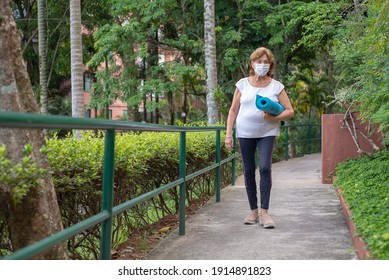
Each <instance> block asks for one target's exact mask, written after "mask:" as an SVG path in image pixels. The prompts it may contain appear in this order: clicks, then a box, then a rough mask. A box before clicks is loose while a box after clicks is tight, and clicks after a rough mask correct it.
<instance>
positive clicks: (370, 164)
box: [334, 151, 389, 259]
mask: <svg viewBox="0 0 389 280" xmlns="http://www.w3.org/2000/svg"><path fill="white" fill-rule="evenodd" d="M334 185H335V186H337V187H338V188H339V189H340V190H341V192H342V195H343V197H344V198H345V200H346V202H347V204H348V206H349V207H350V210H351V213H352V217H351V218H352V220H353V222H354V224H355V227H356V230H357V233H358V234H359V235H360V236H361V237H362V238H363V239H364V241H365V242H366V244H367V247H368V249H369V250H370V252H371V254H372V255H373V257H374V258H377V259H389V222H388V221H389V152H388V151H381V152H377V153H374V154H372V155H368V156H364V157H361V158H358V159H352V160H349V161H346V162H344V163H341V164H339V165H338V166H337V169H336V179H335V181H334Z"/></svg>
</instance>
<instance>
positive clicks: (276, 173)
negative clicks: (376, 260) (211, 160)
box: [145, 154, 357, 260]
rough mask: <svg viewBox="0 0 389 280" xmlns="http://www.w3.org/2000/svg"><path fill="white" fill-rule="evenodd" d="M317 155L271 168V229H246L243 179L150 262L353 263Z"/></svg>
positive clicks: (344, 225)
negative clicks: (272, 227)
mask: <svg viewBox="0 0 389 280" xmlns="http://www.w3.org/2000/svg"><path fill="white" fill-rule="evenodd" d="M320 176H321V155H320V154H313V155H305V156H304V157H301V158H295V159H290V160H289V161H283V162H279V163H275V164H273V189H272V195H271V202H270V210H269V213H270V214H271V215H272V218H273V219H274V221H275V223H276V227H275V228H274V229H264V228H263V227H261V226H259V225H258V224H255V225H244V224H243V220H244V217H245V216H246V215H247V214H248V212H249V206H248V202H247V196H246V190H245V187H244V181H243V176H241V177H239V178H238V179H237V182H236V184H235V186H228V187H226V188H224V189H223V190H222V191H221V202H219V203H215V198H214V197H213V198H212V199H211V200H210V201H208V202H207V203H206V204H205V205H204V206H203V207H202V208H201V209H200V210H199V211H198V212H197V213H196V214H195V215H193V216H192V217H190V219H188V221H187V222H186V230H185V231H186V234H185V235H184V236H179V235H178V230H175V231H173V232H172V233H170V234H169V236H167V237H166V238H165V239H163V240H162V241H161V242H160V243H159V244H158V245H157V246H156V247H155V248H154V249H153V250H152V251H151V252H150V253H149V254H148V256H147V257H146V258H145V259H148V260H256V259H262V260H318V259H321V260H340V259H357V257H356V253H355V250H354V247H353V244H352V240H351V236H350V232H349V229H348V227H347V223H346V219H345V217H344V215H343V212H342V208H341V205H340V202H339V199H338V197H337V196H336V194H335V191H334V189H333V187H332V185H324V184H322V183H321V179H320Z"/></svg>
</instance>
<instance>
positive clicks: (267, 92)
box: [225, 47, 294, 228]
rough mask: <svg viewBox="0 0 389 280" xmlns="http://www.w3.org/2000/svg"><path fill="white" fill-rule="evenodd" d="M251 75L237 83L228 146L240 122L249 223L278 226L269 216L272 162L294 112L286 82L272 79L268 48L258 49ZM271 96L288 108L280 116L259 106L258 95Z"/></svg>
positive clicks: (230, 118) (272, 70) (231, 109)
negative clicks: (282, 127) (282, 126)
mask: <svg viewBox="0 0 389 280" xmlns="http://www.w3.org/2000/svg"><path fill="white" fill-rule="evenodd" d="M250 67H251V68H250V76H249V77H246V78H243V79H241V80H239V81H238V82H237V83H236V89H235V93H234V98H233V100H232V104H231V108H230V110H229V113H228V118H227V132H226V139H225V145H226V147H227V148H229V149H232V146H233V139H232V128H233V126H234V123H235V121H236V135H237V138H238V139H239V145H240V149H241V154H242V160H243V167H244V178H245V185H246V191H247V197H248V201H249V205H250V209H251V212H250V213H249V214H248V216H247V217H246V218H245V219H244V223H245V224H255V223H257V222H258V221H259V223H260V225H262V226H263V227H264V228H274V226H275V225H274V221H273V220H272V218H271V217H270V216H269V213H268V210H269V201H270V190H271V187H272V177H271V161H272V153H273V147H274V142H275V137H276V136H278V135H279V134H280V122H281V121H282V120H286V119H289V118H291V117H292V116H293V115H294V111H293V108H292V105H291V104H290V100H289V98H288V95H287V94H286V92H285V89H284V85H283V84H281V83H280V82H279V81H276V80H274V79H273V78H272V76H273V72H274V68H275V61H274V55H273V53H272V52H271V51H270V50H269V49H266V48H263V47H262V48H258V49H256V50H255V51H254V52H253V53H252V54H251V56H250ZM257 95H261V96H263V97H268V98H270V99H271V100H273V101H277V102H279V103H280V104H281V105H282V106H283V107H284V108H285V110H284V111H283V112H282V113H281V114H279V115H278V116H274V115H271V114H269V113H266V112H263V111H261V110H259V109H257V107H256V105H255V100H256V96H257ZM256 149H258V152H259V172H260V184H259V186H260V206H261V208H260V210H258V199H257V184H256V180H255V150H256Z"/></svg>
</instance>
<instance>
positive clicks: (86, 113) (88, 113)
mask: <svg viewBox="0 0 389 280" xmlns="http://www.w3.org/2000/svg"><path fill="white" fill-rule="evenodd" d="M90 117H91V111H90V109H87V110H85V118H90Z"/></svg>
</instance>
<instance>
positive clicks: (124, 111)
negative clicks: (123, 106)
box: [123, 110, 128, 119]
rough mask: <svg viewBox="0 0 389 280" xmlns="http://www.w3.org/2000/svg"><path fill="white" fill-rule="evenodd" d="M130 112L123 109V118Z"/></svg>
mask: <svg viewBox="0 0 389 280" xmlns="http://www.w3.org/2000/svg"><path fill="white" fill-rule="evenodd" d="M127 116H128V112H127V110H123V119H127Z"/></svg>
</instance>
